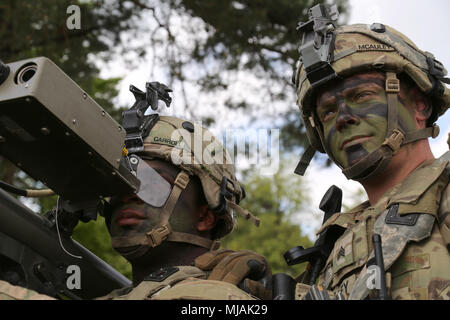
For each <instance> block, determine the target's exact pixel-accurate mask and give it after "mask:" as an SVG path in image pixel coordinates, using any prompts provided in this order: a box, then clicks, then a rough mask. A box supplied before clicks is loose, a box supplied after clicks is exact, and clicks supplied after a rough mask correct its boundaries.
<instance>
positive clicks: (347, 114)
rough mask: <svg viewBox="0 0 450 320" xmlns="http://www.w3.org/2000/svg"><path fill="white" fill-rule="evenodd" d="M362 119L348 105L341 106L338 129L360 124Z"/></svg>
mask: <svg viewBox="0 0 450 320" xmlns="http://www.w3.org/2000/svg"><path fill="white" fill-rule="evenodd" d="M359 123H360V119H359V117H358V116H356V115H354V114H353V113H352V112H351V111H350V108H349V107H348V106H343V107H342V108H339V114H338V117H337V120H336V130H337V131H342V130H343V129H345V127H347V126H348V125H358V124H359Z"/></svg>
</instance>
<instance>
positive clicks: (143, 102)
mask: <svg viewBox="0 0 450 320" xmlns="http://www.w3.org/2000/svg"><path fill="white" fill-rule="evenodd" d="M145 88H146V92H144V91H141V90H139V89H138V88H136V87H135V86H133V85H130V91H131V92H132V93H133V95H134V97H135V99H136V102H135V103H134V105H133V106H132V107H131V108H130V109H129V110H126V111H124V112H122V116H123V122H122V125H123V127H124V128H125V130H126V132H127V135H126V137H125V147H126V148H127V150H128V152H129V153H136V152H140V151H143V150H144V139H145V138H146V137H147V136H148V135H149V133H150V130H151V129H152V127H153V126H154V124H155V123H156V122H157V121H158V119H159V115H158V114H157V113H155V114H150V115H145V112H146V110H147V109H148V107H149V106H150V107H151V108H152V110H157V109H158V101H159V100H161V101H163V102H164V103H165V104H166V106H167V107H170V104H171V102H172V98H171V97H170V95H169V92H172V89H170V88H169V87H167V86H166V85H164V84H162V83H159V82H147V83H146V85H145Z"/></svg>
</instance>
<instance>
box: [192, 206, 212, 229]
mask: <svg viewBox="0 0 450 320" xmlns="http://www.w3.org/2000/svg"><path fill="white" fill-rule="evenodd" d="M215 225H216V215H215V214H214V212H212V211H211V210H210V209H209V207H208V205H207V204H204V205H202V206H200V208H199V212H198V220H197V226H196V227H197V231H199V232H203V231H209V230H211V229H212V228H214V226H215Z"/></svg>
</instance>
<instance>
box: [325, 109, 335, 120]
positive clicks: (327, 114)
mask: <svg viewBox="0 0 450 320" xmlns="http://www.w3.org/2000/svg"><path fill="white" fill-rule="evenodd" d="M335 114H336V110H334V109H332V108H330V109H327V110H325V111H324V112H323V113H322V121H324V122H326V121H328V120H330V119H331V118H333V116H334V115H335Z"/></svg>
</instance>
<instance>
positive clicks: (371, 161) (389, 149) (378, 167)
mask: <svg viewBox="0 0 450 320" xmlns="http://www.w3.org/2000/svg"><path fill="white" fill-rule="evenodd" d="M385 89H386V94H387V107H388V113H387V114H388V116H387V117H388V119H387V120H388V126H387V132H386V139H385V140H384V142H383V143H382V144H381V146H380V147H379V148H378V149H376V150H375V151H373V152H371V153H370V154H368V155H367V156H366V157H364V158H363V159H361V160H360V161H358V162H357V163H356V164H354V165H352V166H350V167H349V168H346V169H343V170H342V173H343V174H344V175H345V176H346V177H347V179H352V180H356V181H364V180H367V179H369V178H370V177H373V176H375V175H376V174H378V173H379V172H381V171H382V170H384V169H385V168H386V167H387V165H388V164H389V162H390V161H391V159H392V157H393V156H394V155H395V154H396V153H397V152H398V150H400V148H401V147H402V146H404V145H406V144H408V143H411V142H414V141H417V140H420V139H427V138H428V137H433V138H435V137H437V136H438V134H439V127H438V126H437V125H433V127H428V128H424V129H418V130H414V131H411V132H407V133H405V132H403V131H402V130H401V129H400V128H399V126H398V93H399V92H400V81H399V80H398V79H397V76H396V74H395V73H394V72H386V88H385Z"/></svg>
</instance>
